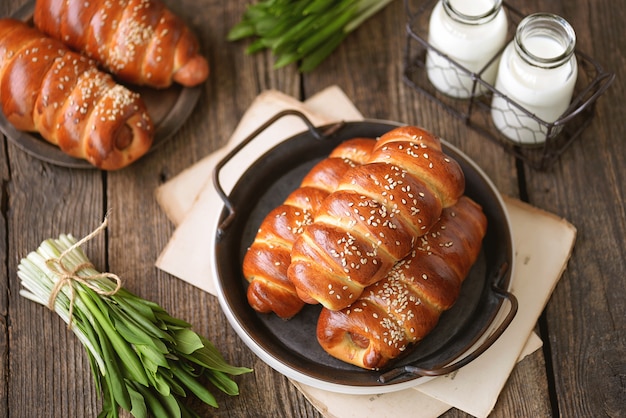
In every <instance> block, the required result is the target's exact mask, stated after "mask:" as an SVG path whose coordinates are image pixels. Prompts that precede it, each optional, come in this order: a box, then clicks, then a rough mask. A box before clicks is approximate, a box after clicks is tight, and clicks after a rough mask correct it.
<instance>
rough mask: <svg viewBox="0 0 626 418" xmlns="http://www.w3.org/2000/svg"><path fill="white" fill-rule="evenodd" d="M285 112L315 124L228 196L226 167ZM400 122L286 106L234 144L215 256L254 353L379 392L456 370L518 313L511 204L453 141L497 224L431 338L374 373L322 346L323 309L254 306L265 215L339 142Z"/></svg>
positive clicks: (308, 380) (287, 371) (324, 383)
mask: <svg viewBox="0 0 626 418" xmlns="http://www.w3.org/2000/svg"><path fill="white" fill-rule="evenodd" d="M286 115H296V116H299V117H301V118H302V119H303V121H304V122H305V123H306V124H307V126H308V127H309V129H308V130H307V131H304V132H302V133H300V134H298V135H295V136H293V137H291V138H290V139H288V140H286V141H284V142H281V143H280V144H279V145H277V146H276V147H274V148H272V149H271V150H269V151H268V152H267V153H265V154H264V155H262V156H259V158H258V159H257V160H256V161H254V162H253V163H252V164H251V165H250V166H249V167H247V168H246V167H244V168H242V170H241V171H242V174H241V177H240V178H239V179H238V181H237V182H236V184H235V186H234V187H233V189H232V191H231V192H230V193H229V195H228V196H227V195H226V193H225V192H224V191H223V189H222V187H221V185H220V179H219V177H220V171H221V170H222V168H223V167H224V166H225V165H226V164H228V162H229V161H230V160H231V159H232V158H233V156H235V155H236V154H237V153H238V152H239V151H240V150H241V149H242V148H244V147H245V146H246V145H247V144H248V143H249V142H250V141H252V140H253V139H254V138H255V137H256V136H257V135H258V134H259V133H260V132H262V131H263V130H264V129H267V127H268V126H269V125H271V124H272V123H274V122H275V121H276V120H278V119H280V118H281V117H284V116H286ZM397 126H399V124H397V123H393V122H386V121H363V122H341V123H337V124H333V125H329V126H325V127H322V128H315V127H313V126H312V124H311V123H310V122H309V121H308V120H307V119H306V117H305V116H304V115H302V114H300V113H299V112H297V111H285V112H281V113H279V114H278V115H276V117H274V118H272V119H271V120H269V121H268V122H267V123H266V124H264V125H263V126H262V127H260V128H259V129H258V130H257V131H256V132H254V133H253V134H252V135H250V137H249V138H247V139H246V140H244V141H243V142H242V143H241V144H240V145H239V146H238V147H236V148H235V149H233V150H232V151H231V153H230V154H229V155H227V156H226V157H225V158H224V159H223V160H222V161H221V162H220V163H218V165H217V166H216V168H215V170H214V178H213V179H214V184H215V186H216V189H217V191H218V193H219V194H220V195H221V197H222V199H223V200H224V204H225V207H224V210H223V212H222V214H221V216H220V219H219V220H218V228H217V231H218V232H217V234H216V237H215V253H214V254H213V255H212V256H213V257H214V270H215V275H216V284H217V288H218V298H219V301H220V304H221V306H222V309H223V310H224V313H225V314H226V316H227V317H228V320H229V321H230V323H231V325H232V326H233V328H234V329H235V331H236V332H237V333H238V335H239V336H240V337H241V338H242V340H243V341H244V342H245V343H246V345H248V347H250V348H251V349H252V350H253V351H254V352H255V354H257V355H258V356H259V357H260V358H261V359H262V360H264V361H265V362H266V363H268V364H269V365H270V366H271V367H273V368H274V369H276V370H277V371H279V372H281V373H283V374H284V375H286V376H288V377H290V378H292V379H295V380H297V381H299V382H302V383H305V384H308V385H310V386H314V387H318V388H321V389H326V390H331V391H335V392H341V393H355V394H373V393H383V392H390V391H395V390H400V389H404V388H406V387H410V386H414V385H416V384H419V383H420V382H423V381H425V380H428V377H432V376H439V375H443V374H447V373H450V372H452V371H454V370H456V369H458V368H460V367H462V366H463V365H465V364H467V363H469V362H471V361H472V360H473V359H475V358H476V357H478V356H479V355H480V354H482V352H484V351H485V350H486V349H487V348H488V347H489V346H491V344H492V343H493V342H494V341H495V340H496V339H497V338H498V337H499V336H500V335H501V334H502V332H504V330H505V329H506V327H507V326H508V324H509V323H510V322H511V320H512V319H513V317H514V315H515V313H516V311H517V302H516V299H515V297H514V296H513V295H512V294H511V293H510V292H509V291H508V289H509V287H510V279H511V269H512V266H513V248H512V241H511V235H510V226H509V221H508V216H507V213H506V209H505V207H504V204H503V202H502V200H501V198H500V195H499V194H498V192H497V190H496V189H495V187H494V186H493V184H492V183H491V182H490V181H489V179H488V178H487V177H486V176H485V175H484V173H483V172H482V171H481V170H480V169H479V168H478V167H477V166H476V165H475V164H474V163H473V162H472V161H470V160H469V159H468V158H467V157H466V156H465V155H463V154H462V153H461V152H460V151H459V150H457V149H456V148H454V147H452V146H451V145H449V144H448V143H446V142H445V141H443V145H444V150H445V152H446V153H447V154H448V155H450V156H451V157H453V158H454V159H456V160H457V161H458V162H459V164H460V165H461V167H462V168H463V171H464V174H465V177H466V194H467V195H468V196H469V197H471V198H472V199H474V200H475V201H476V202H478V203H479V204H480V205H481V206H482V207H483V210H484V212H485V214H486V215H487V219H488V222H489V225H488V229H487V234H486V236H485V239H484V240H483V248H482V250H481V254H480V256H479V259H478V261H477V262H476V263H475V265H474V267H473V268H472V270H471V272H470V274H469V276H468V277H467V279H466V280H465V282H464V285H463V287H462V290H461V294H460V297H459V299H458V301H457V303H456V304H455V305H454V306H453V307H452V309H450V310H449V311H447V312H445V313H444V314H443V315H442V316H441V318H440V321H439V324H438V325H437V327H436V328H435V329H434V330H433V331H432V332H431V333H430V334H429V335H428V336H427V337H426V338H425V339H424V340H422V341H421V342H420V343H419V344H417V345H416V346H415V347H413V348H411V349H410V350H408V352H407V353H406V354H405V355H404V356H403V357H402V358H399V359H397V360H396V361H394V362H393V363H392V364H390V365H389V366H388V367H387V368H386V369H384V370H380V371H368V370H363V369H360V368H358V367H356V366H352V365H349V364H345V363H343V362H341V361H339V360H337V359H334V358H332V357H330V356H329V355H328V354H326V353H325V352H324V351H323V349H322V348H321V347H320V346H319V344H318V343H317V340H316V336H315V327H316V321H317V315H318V314H319V311H320V309H321V308H320V307H319V306H306V307H305V308H304V309H303V311H301V312H300V313H299V314H298V315H296V316H295V317H294V318H292V319H290V320H288V321H285V320H282V319H280V318H278V317H277V316H275V315H273V314H259V313H257V312H255V311H254V310H253V309H252V308H250V306H249V305H248V302H247V298H246V289H247V282H246V281H245V279H244V278H243V276H242V273H241V266H242V260H243V256H244V254H245V252H246V250H247V248H248V246H249V245H250V244H251V242H252V241H253V240H254V237H255V235H256V232H257V230H258V226H259V224H260V223H261V221H262V220H263V218H264V217H265V216H266V214H267V213H268V212H269V211H270V210H271V209H273V208H274V207H276V206H278V205H280V204H281V203H282V202H283V201H284V199H285V198H286V197H287V195H288V194H289V193H290V192H291V191H292V190H294V189H295V188H297V187H298V185H299V184H300V181H301V180H302V178H303V177H304V175H305V174H306V173H307V172H308V171H309V170H310V169H311V168H312V167H313V165H314V164H315V163H317V162H318V161H319V160H320V159H322V158H325V157H326V156H327V155H328V154H329V153H330V151H331V150H332V149H333V148H334V147H335V146H337V144H339V143H340V142H341V141H344V140H347V139H350V138H353V137H357V136H364V137H372V138H376V137H379V136H380V135H382V134H384V133H385V132H387V131H389V130H391V129H393V128H395V127H397ZM504 300H508V301H509V303H504V302H503V301H504ZM502 317H504V320H502ZM494 329H495V331H494Z"/></svg>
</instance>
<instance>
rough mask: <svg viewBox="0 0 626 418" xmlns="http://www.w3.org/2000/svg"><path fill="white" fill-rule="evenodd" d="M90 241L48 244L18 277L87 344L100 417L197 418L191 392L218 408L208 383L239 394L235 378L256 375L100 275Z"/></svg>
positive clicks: (64, 238) (26, 292)
mask: <svg viewBox="0 0 626 418" xmlns="http://www.w3.org/2000/svg"><path fill="white" fill-rule="evenodd" d="M103 225H104V224H103ZM82 242H84V240H81V242H79V243H77V242H76V239H74V238H73V237H72V236H71V235H61V236H60V237H59V239H56V240H54V239H49V240H46V241H44V242H43V243H42V244H41V245H40V247H39V248H38V249H37V250H36V251H34V252H31V253H30V254H28V255H27V256H26V257H25V258H24V259H22V260H21V262H20V265H19V267H18V276H19V278H20V279H21V281H22V286H23V287H24V288H23V289H21V290H20V294H21V295H22V296H24V297H26V298H28V299H30V300H32V301H34V302H37V303H40V304H42V305H48V306H50V307H51V309H54V310H55V311H56V313H57V314H58V315H59V316H60V317H61V318H62V319H63V320H64V321H65V322H66V323H67V324H68V325H69V326H70V327H71V329H72V331H73V332H74V334H75V335H76V336H77V337H78V339H79V340H80V341H81V343H82V344H83V345H84V347H85V349H86V351H87V353H88V354H89V360H90V364H91V369H92V372H93V375H94V379H95V382H96V386H97V388H98V390H99V391H101V393H102V397H103V408H102V411H101V413H100V414H99V417H117V416H118V414H119V408H120V407H121V408H123V409H125V410H127V411H129V412H130V413H131V414H132V415H133V416H135V417H148V416H152V417H155V418H160V417H164V418H165V417H167V418H172V417H196V416H198V415H197V414H196V413H195V412H193V411H192V410H190V408H188V407H187V406H186V405H185V404H184V403H183V402H182V401H183V398H185V397H186V395H187V394H188V393H192V394H194V395H195V396H197V397H198V398H199V399H201V400H202V401H203V402H205V403H206V404H208V405H211V406H213V407H217V406H218V405H217V402H216V399H215V397H214V396H213V394H212V393H211V392H210V391H209V389H208V388H207V387H206V385H205V384H204V383H203V382H210V383H211V384H212V385H213V386H214V387H215V388H217V389H219V390H221V391H223V392H224V393H227V394H229V395H237V394H238V393H239V388H238V386H237V384H236V383H235V382H234V381H233V380H232V379H231V377H229V376H235V375H240V374H243V373H248V372H250V371H251V369H248V368H244V367H234V366H231V365H229V364H228V363H227V362H226V361H225V360H224V358H223V357H222V355H221V354H220V353H219V352H218V350H217V349H216V348H215V347H214V346H213V344H212V343H211V342H210V341H209V340H207V339H206V338H204V337H202V336H200V335H198V334H196V333H195V332H194V331H192V330H191V325H190V324H188V323H187V322H185V321H182V320H180V319H176V318H173V317H172V316H170V315H169V314H168V313H167V312H166V311H165V310H164V309H163V308H161V307H160V306H159V305H157V304H156V303H153V302H149V301H147V300H144V299H142V298H140V297H138V296H135V295H133V294H132V293H130V292H129V291H127V290H126V289H124V288H123V287H121V282H120V281H119V278H118V277H117V276H115V275H113V274H110V273H101V272H99V271H97V270H96V269H95V268H94V267H93V265H92V264H91V262H90V261H89V259H88V258H87V257H86V256H85V254H84V252H83V251H82V250H81V248H80V247H79V245H80V244H81V243H82Z"/></svg>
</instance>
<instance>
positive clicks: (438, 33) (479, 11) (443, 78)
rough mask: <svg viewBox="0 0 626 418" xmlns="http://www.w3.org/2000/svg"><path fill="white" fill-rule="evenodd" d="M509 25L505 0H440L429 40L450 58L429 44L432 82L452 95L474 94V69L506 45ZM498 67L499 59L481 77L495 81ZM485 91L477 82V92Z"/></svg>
mask: <svg viewBox="0 0 626 418" xmlns="http://www.w3.org/2000/svg"><path fill="white" fill-rule="evenodd" d="M507 26H508V23H507V17H506V13H505V11H504V9H503V8H502V0H440V1H439V2H438V3H437V4H436V5H435V7H434V8H433V11H432V14H431V16H430V23H429V31H428V42H429V43H430V45H431V46H432V47H434V48H435V49H437V50H438V51H440V52H441V53H442V54H444V55H447V57H448V58H446V57H445V56H443V55H441V54H439V53H438V52H437V51H434V50H432V49H430V48H429V50H428V53H427V54H426V71H427V74H428V79H429V80H430V82H431V83H432V84H433V85H434V86H435V88H436V89H437V90H439V91H440V92H442V93H444V94H446V95H448V96H452V97H456V98H468V97H471V96H472V90H473V84H474V81H473V80H472V77H471V73H479V72H480V71H482V70H483V68H484V67H485V65H486V64H487V63H488V62H489V61H490V60H491V59H492V58H493V57H494V56H496V55H497V54H498V52H499V51H500V50H501V49H502V48H503V47H504V45H505V42H506V33H507ZM451 61H454V63H457V64H459V65H460V66H461V67H462V69H461V68H459V67H458V66H457V65H455V64H454V63H453V62H451ZM497 69H498V62H497V59H496V60H494V62H492V63H491V64H490V65H489V68H487V69H485V70H484V72H483V73H482V74H480V77H481V78H482V79H483V80H484V81H485V82H487V83H489V84H491V85H493V83H494V82H495V78H496V72H497ZM485 91H486V88H485V87H484V86H483V85H481V84H480V83H476V90H475V91H474V95H480V94H482V93H484V92H485Z"/></svg>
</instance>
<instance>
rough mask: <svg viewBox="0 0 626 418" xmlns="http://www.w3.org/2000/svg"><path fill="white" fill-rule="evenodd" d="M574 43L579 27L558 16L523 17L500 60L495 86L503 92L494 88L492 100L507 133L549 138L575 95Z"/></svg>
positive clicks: (527, 140) (522, 139) (519, 138)
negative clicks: (550, 129)
mask: <svg viewBox="0 0 626 418" xmlns="http://www.w3.org/2000/svg"><path fill="white" fill-rule="evenodd" d="M575 45H576V35H575V33H574V30H573V29H572V27H571V26H570V25H569V23H567V22H566V21H565V20H564V19H563V18H561V17H559V16H556V15H552V14H545V13H537V14H533V15H530V16H527V17H526V18H525V19H524V20H522V21H521V22H520V24H519V26H518V28H517V31H516V35H515V39H514V40H513V41H512V42H511V43H510V44H509V45H508V46H507V47H506V49H505V51H504V53H503V54H502V59H501V61H500V67H499V70H498V77H497V81H496V85H495V87H496V90H498V91H499V92H500V93H502V94H497V93H496V94H494V96H493V99H492V103H491V117H492V120H493V122H494V124H495V126H496V128H498V130H499V131H500V132H502V134H504V135H505V136H506V137H507V138H509V139H511V140H512V141H515V142H518V143H523V144H543V143H545V140H546V135H547V134H548V124H550V123H552V122H555V121H556V120H557V119H558V118H559V117H560V116H561V115H563V113H564V112H565V111H566V110H567V108H568V107H569V104H570V102H571V99H572V94H573V92H574V85H575V84H576V78H577V76H578V65H577V62H576V56H575V55H574V48H575ZM503 95H504V96H507V97H508V98H509V100H507V99H505V98H504V97H503ZM520 107H521V108H523V109H520ZM533 115H534V116H533ZM536 118H538V119H539V120H537V119H536ZM554 129H555V132H556V130H558V127H557V128H554ZM555 132H551V135H552V134H554V133H555Z"/></svg>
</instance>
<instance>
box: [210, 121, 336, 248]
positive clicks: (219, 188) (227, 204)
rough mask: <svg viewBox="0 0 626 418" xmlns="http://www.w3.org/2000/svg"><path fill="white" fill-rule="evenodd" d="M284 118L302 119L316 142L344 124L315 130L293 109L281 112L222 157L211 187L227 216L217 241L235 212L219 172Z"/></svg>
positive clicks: (214, 173)
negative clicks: (222, 203)
mask: <svg viewBox="0 0 626 418" xmlns="http://www.w3.org/2000/svg"><path fill="white" fill-rule="evenodd" d="M285 116H297V117H299V118H300V119H302V121H303V122H304V123H305V125H306V126H307V128H308V130H309V132H310V134H311V135H312V136H313V138H315V139H317V140H321V139H324V138H325V137H327V136H329V135H331V134H332V133H334V132H335V131H336V130H337V129H338V128H340V127H341V126H343V125H344V122H337V123H335V124H332V125H330V126H326V127H323V128H316V127H315V126H314V125H313V123H312V122H311V121H310V120H309V118H308V117H307V116H306V115H304V114H303V113H302V112H300V111H298V110H294V109H287V110H283V111H281V112H279V113H277V114H276V115H274V116H273V117H272V118H270V119H269V120H267V121H266V122H265V123H263V124H262V125H261V126H259V127H258V128H257V129H256V130H255V131H254V132H252V133H251V134H250V135H248V136H247V137H246V138H245V139H243V140H242V141H241V142H240V143H239V144H237V145H236V146H235V147H234V148H233V149H232V150H230V151H229V152H228V154H226V156H224V158H222V159H221V160H220V161H219V162H218V163H217V164H216V165H215V168H214V169H213V186H214V187H215V190H216V191H217V194H218V195H219V196H220V198H221V199H222V201H223V202H224V206H225V207H226V210H227V211H228V215H227V216H226V218H225V219H224V220H223V221H222V222H221V223H220V224H219V225H218V228H217V238H218V239H219V238H221V237H222V236H223V234H224V230H225V229H226V228H228V227H229V225H230V224H231V223H232V222H233V219H234V218H235V215H236V211H235V207H234V205H233V203H232V202H231V201H230V198H229V196H228V195H227V194H226V192H225V191H224V188H223V187H222V185H221V184H220V171H221V170H222V168H224V166H225V165H226V164H227V163H228V162H229V161H230V160H231V159H233V158H234V157H235V156H236V155H237V154H238V153H239V151H241V150H242V149H243V148H245V147H246V145H248V144H249V143H250V142H252V141H253V140H254V139H255V138H256V137H257V136H259V135H260V134H261V133H262V132H263V131H265V130H266V129H267V128H269V127H270V126H271V125H273V124H274V123H275V122H277V121H278V120H280V119H282V118H283V117H285Z"/></svg>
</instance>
